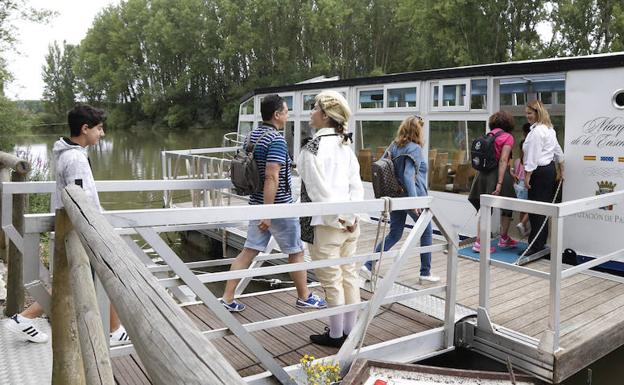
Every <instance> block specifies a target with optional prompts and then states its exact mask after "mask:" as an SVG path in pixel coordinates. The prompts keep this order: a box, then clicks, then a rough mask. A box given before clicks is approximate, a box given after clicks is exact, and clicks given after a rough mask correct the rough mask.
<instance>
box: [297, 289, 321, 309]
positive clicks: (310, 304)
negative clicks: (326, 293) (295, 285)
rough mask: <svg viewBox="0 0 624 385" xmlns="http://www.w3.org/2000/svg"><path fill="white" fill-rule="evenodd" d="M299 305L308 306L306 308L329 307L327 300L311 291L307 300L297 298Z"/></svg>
mask: <svg viewBox="0 0 624 385" xmlns="http://www.w3.org/2000/svg"><path fill="white" fill-rule="evenodd" d="M295 305H296V306H297V307H306V308H314V309H324V308H326V307H327V302H325V300H324V299H323V298H321V297H319V296H318V295H316V294H314V293H310V295H309V296H308V299H306V300H305V301H304V300H302V299H300V298H297V303H296V304H295Z"/></svg>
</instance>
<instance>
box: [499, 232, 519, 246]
mask: <svg viewBox="0 0 624 385" xmlns="http://www.w3.org/2000/svg"><path fill="white" fill-rule="evenodd" d="M516 246H518V241H515V240H513V239H511V237H510V236H509V235H508V236H507V237H503V236H502V235H501V237H500V238H499V239H498V247H500V248H503V249H511V248H514V247H516Z"/></svg>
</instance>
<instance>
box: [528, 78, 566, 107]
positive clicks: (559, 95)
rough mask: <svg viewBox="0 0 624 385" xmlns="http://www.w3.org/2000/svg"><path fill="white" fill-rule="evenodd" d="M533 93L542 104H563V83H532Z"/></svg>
mask: <svg viewBox="0 0 624 385" xmlns="http://www.w3.org/2000/svg"><path fill="white" fill-rule="evenodd" d="M532 86H533V91H534V92H537V98H538V99H539V100H541V101H542V103H544V104H565V81H564V80H553V81H536V82H533V84H532Z"/></svg>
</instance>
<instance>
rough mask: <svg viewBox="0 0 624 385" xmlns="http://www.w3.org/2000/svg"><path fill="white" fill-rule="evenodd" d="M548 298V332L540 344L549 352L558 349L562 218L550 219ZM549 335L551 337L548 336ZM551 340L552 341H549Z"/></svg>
mask: <svg viewBox="0 0 624 385" xmlns="http://www.w3.org/2000/svg"><path fill="white" fill-rule="evenodd" d="M550 241H551V242H550V244H551V247H550V288H549V291H550V295H549V296H550V298H549V306H548V307H549V314H548V315H549V317H548V330H546V332H544V333H545V338H544V339H543V340H542V342H543V343H544V344H545V346H542V348H545V349H547V351H549V352H552V353H554V352H556V351H557V349H559V329H560V326H561V324H560V322H561V270H562V260H561V258H562V245H563V218H562V217H557V218H551V236H550ZM548 334H551V335H548ZM551 338H552V341H550V339H551Z"/></svg>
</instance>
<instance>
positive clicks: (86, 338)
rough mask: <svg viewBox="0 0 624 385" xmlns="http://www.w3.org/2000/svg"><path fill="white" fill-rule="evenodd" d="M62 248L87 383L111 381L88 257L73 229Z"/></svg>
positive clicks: (109, 383)
mask: <svg viewBox="0 0 624 385" xmlns="http://www.w3.org/2000/svg"><path fill="white" fill-rule="evenodd" d="M65 250H66V252H67V261H68V262H69V267H70V272H71V277H72V278H71V288H72V295H73V298H74V309H75V310H76V321H77V323H78V336H79V339H80V351H81V352H82V362H83V365H84V372H85V379H86V381H87V385H115V380H114V379H113V367H112V366H111V361H110V357H109V355H108V343H107V340H106V338H105V336H104V328H103V327H102V320H101V318H100V310H99V308H98V303H97V298H96V296H95V286H94V284H93V277H92V276H91V265H90V263H89V257H88V256H87V253H86V252H85V250H84V248H83V247H82V244H81V243H80V238H78V235H77V234H76V232H75V231H73V230H72V231H70V232H69V234H67V236H66V237H65Z"/></svg>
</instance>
